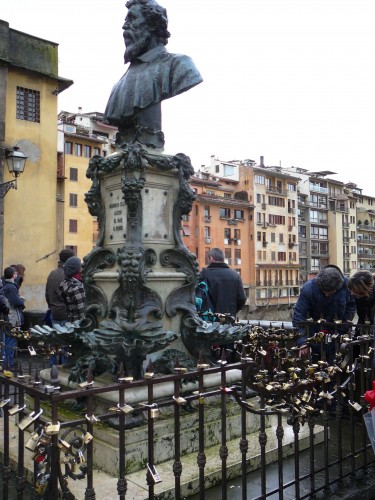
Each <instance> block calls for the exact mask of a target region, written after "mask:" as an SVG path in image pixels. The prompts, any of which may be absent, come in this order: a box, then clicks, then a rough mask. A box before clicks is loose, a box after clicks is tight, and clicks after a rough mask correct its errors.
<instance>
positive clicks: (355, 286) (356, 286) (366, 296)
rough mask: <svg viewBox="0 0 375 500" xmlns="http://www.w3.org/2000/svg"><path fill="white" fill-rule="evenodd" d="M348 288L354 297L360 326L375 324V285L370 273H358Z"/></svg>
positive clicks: (350, 279) (354, 275)
mask: <svg viewBox="0 0 375 500" xmlns="http://www.w3.org/2000/svg"><path fill="white" fill-rule="evenodd" d="M348 288H349V290H350V291H351V293H352V295H354V299H355V304H356V308H357V315H358V322H357V324H358V325H365V323H366V322H368V323H370V324H371V325H373V324H374V314H375V283H374V275H373V274H371V273H370V271H358V272H356V273H355V274H353V276H352V277H351V278H349V282H348Z"/></svg>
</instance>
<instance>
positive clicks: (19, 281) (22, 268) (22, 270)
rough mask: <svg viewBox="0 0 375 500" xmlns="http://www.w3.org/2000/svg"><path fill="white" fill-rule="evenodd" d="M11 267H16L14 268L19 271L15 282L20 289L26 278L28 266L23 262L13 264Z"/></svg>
mask: <svg viewBox="0 0 375 500" xmlns="http://www.w3.org/2000/svg"><path fill="white" fill-rule="evenodd" d="M10 267H14V269H15V270H16V271H17V277H16V279H15V280H14V282H15V284H16V285H17V287H18V289H20V288H21V285H22V282H23V280H24V279H25V272H26V267H25V266H24V265H23V264H11V265H10Z"/></svg>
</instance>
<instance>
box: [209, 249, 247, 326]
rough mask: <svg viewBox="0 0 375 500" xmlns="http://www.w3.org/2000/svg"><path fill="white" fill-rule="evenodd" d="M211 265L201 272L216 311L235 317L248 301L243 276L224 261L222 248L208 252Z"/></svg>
mask: <svg viewBox="0 0 375 500" xmlns="http://www.w3.org/2000/svg"><path fill="white" fill-rule="evenodd" d="M208 258H209V262H210V263H209V265H208V267H207V268H206V269H205V271H204V272H202V273H201V275H200V279H203V276H202V275H204V276H205V278H206V280H207V284H208V288H209V292H210V296H211V300H212V303H213V308H214V311H213V312H215V313H222V314H230V315H231V316H233V317H234V318H235V317H236V314H237V313H238V312H239V311H240V310H241V309H242V307H243V306H244V305H245V302H246V294H245V291H244V288H243V285H242V280H241V276H240V275H239V274H238V273H237V272H236V271H233V270H232V269H230V268H229V266H228V265H227V264H226V263H225V262H224V253H223V251H222V250H220V248H212V250H210V251H209V252H208Z"/></svg>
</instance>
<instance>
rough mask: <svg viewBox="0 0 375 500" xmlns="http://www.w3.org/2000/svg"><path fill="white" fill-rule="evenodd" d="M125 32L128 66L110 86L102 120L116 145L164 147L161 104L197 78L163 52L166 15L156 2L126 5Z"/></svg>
mask: <svg viewBox="0 0 375 500" xmlns="http://www.w3.org/2000/svg"><path fill="white" fill-rule="evenodd" d="M126 7H127V8H128V13H127V16H126V18H125V23H124V25H123V27H122V29H123V30H124V40H125V46H126V50H125V63H128V62H130V66H129V68H128V70H127V71H126V73H125V74H124V76H123V77H122V78H121V79H120V80H119V81H118V82H117V83H116V84H115V86H114V87H113V89H112V92H111V95H110V97H109V100H108V103H107V107H106V110H105V119H106V120H107V122H108V123H110V124H111V125H115V126H117V127H118V129H119V132H118V134H117V138H116V144H117V145H118V146H121V145H122V144H125V143H134V142H138V143H140V144H142V145H145V146H149V147H154V148H163V146H164V134H163V132H162V130H161V101H163V100H164V99H169V98H170V97H174V96H176V95H178V94H181V93H182V92H185V91H186V90H189V89H190V88H192V87H194V86H195V85H197V84H198V83H201V82H202V77H201V75H200V73H199V71H198V70H197V68H196V66H195V65H194V62H193V61H192V59H191V58H190V57H188V56H186V55H181V54H171V53H170V52H168V51H167V49H166V48H165V45H166V44H167V43H168V38H169V36H170V33H169V32H168V29H167V27H168V18H167V11H166V9H164V8H163V7H161V6H160V5H159V4H158V3H157V2H155V0H129V1H128V2H127V3H126Z"/></svg>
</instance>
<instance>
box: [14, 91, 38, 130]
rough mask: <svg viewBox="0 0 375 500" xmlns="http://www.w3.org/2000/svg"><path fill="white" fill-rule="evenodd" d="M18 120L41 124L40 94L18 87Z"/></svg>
mask: <svg viewBox="0 0 375 500" xmlns="http://www.w3.org/2000/svg"><path fill="white" fill-rule="evenodd" d="M16 118H18V119H19V120H27V121H29V122H37V123H40V92H39V91H38V90H31V89H25V88H23V87H17V102H16Z"/></svg>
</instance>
